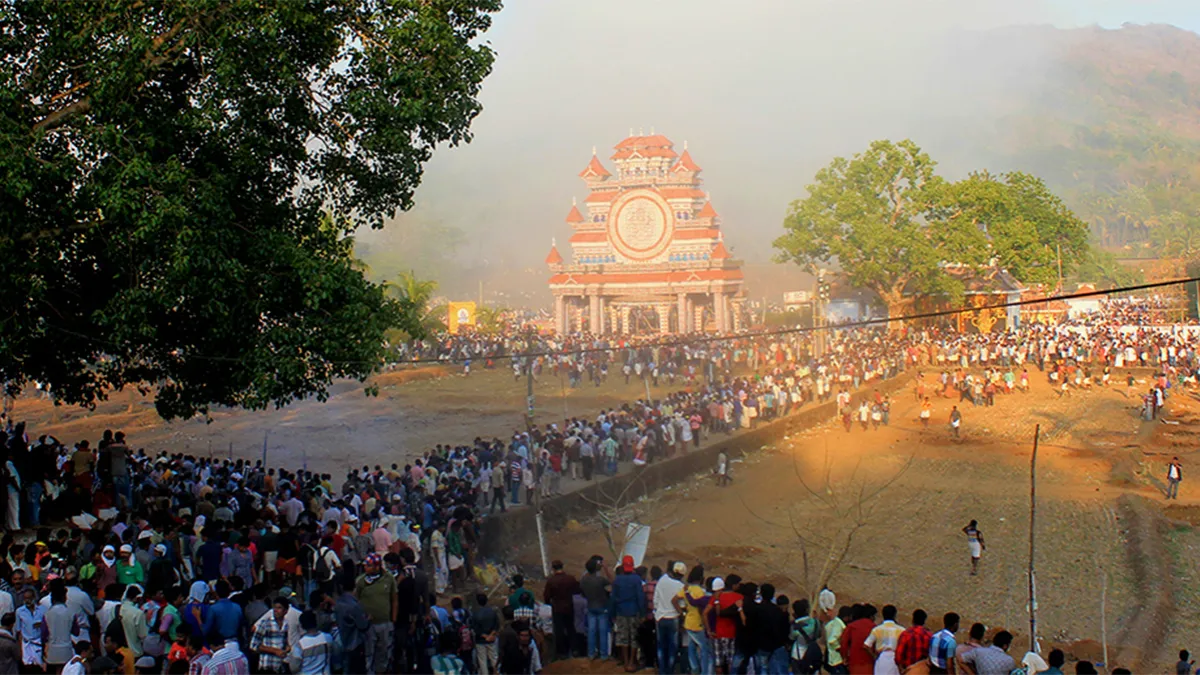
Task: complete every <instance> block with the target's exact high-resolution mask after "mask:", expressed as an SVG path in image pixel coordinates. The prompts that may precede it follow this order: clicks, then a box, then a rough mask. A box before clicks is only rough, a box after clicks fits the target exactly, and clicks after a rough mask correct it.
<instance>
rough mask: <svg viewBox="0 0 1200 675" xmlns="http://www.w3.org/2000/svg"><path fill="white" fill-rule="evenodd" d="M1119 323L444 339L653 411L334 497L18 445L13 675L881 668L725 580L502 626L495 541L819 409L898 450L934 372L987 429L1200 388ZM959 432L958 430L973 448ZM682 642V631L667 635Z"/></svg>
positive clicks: (556, 590) (595, 595)
mask: <svg viewBox="0 0 1200 675" xmlns="http://www.w3.org/2000/svg"><path fill="white" fill-rule="evenodd" d="M1122 311H1128V310H1126V309H1122ZM1109 317H1110V314H1107V313H1104V312H1101V313H1100V314H1098V315H1096V316H1095V317H1093V320H1091V321H1088V320H1086V319H1084V320H1076V321H1071V322H1068V323H1064V324H1061V325H1055V326H1045V325H1040V324H1034V325H1030V326H1027V327H1025V328H1022V329H1021V330H1016V331H1007V332H1003V333H995V334H987V335H968V334H960V333H957V332H953V331H949V330H947V329H944V328H935V327H927V328H913V329H908V330H905V331H891V332H888V331H885V330H882V329H875V330H867V329H860V330H840V331H838V332H837V333H836V334H834V335H831V336H828V338H827V339H825V340H824V341H823V342H824V344H823V345H821V348H820V350H818V349H816V348H815V347H816V345H814V344H813V342H812V341H811V335H810V334H808V333H805V332H792V333H779V334H763V335H755V336H741V337H736V338H729V339H722V340H713V339H711V336H680V337H678V338H673V339H670V340H667V341H663V340H662V339H660V338H658V337H654V338H647V337H632V338H617V337H604V336H589V335H574V336H564V337H558V336H553V335H549V336H533V335H530V334H528V333H523V332H516V333H512V334H507V335H500V336H455V337H451V336H444V337H442V338H440V339H438V340H432V341H430V342H429V343H423V344H421V345H416V346H413V347H412V351H411V352H410V354H411V355H415V356H413V357H412V358H426V357H432V358H435V359H438V360H444V361H449V362H459V363H463V364H464V367H465V368H469V364H470V363H471V362H475V363H481V364H483V366H484V367H499V366H500V365H501V364H504V365H505V366H511V367H512V369H513V374H514V377H517V378H521V377H527V376H533V377H544V376H547V375H550V376H558V375H561V376H563V377H564V378H565V379H567V380H569V382H570V385H571V386H599V385H602V384H603V382H604V380H605V379H606V378H609V377H620V378H624V379H625V380H626V381H631V380H633V379H635V378H636V379H637V380H644V381H645V382H646V385H647V386H646V389H645V391H646V396H644V397H641V398H638V399H636V400H632V401H629V402H627V403H625V404H622V405H620V406H617V407H613V408H610V409H606V410H602V411H599V412H598V413H597V414H596V415H595V416H594V417H587V418H582V417H577V418H572V419H565V420H563V421H562V422H561V423H556V424H549V425H545V426H540V427H531V428H529V429H527V430H524V431H514V432H513V434H512V435H511V436H510V437H509V438H507V439H505V440H501V439H497V438H493V439H491V440H486V439H483V438H476V439H474V440H473V441H471V442H467V443H461V442H460V443H459V444H454V443H448V444H444V445H437V446H436V447H434V448H431V449H428V450H426V451H424V452H423V453H421V454H420V456H419V457H417V458H415V459H413V460H412V461H411V462H405V463H399V462H398V463H394V464H391V465H390V466H388V467H383V466H378V465H377V466H373V467H372V466H364V467H362V468H361V469H360V470H356V471H353V472H351V473H348V474H347V475H345V476H344V477H342V476H339V477H336V478H335V477H334V476H332V475H329V474H320V473H315V472H310V471H307V470H305V469H299V470H297V469H295V468H280V467H266V466H263V464H262V462H261V461H247V460H242V459H213V458H205V457H196V456H192V455H188V454H184V453H179V452H170V451H158V452H151V453H147V452H146V451H145V450H141V449H139V450H134V446H131V444H130V442H129V439H127V438H126V437H125V436H124V434H122V433H121V432H116V433H109V432H106V433H105V434H104V436H103V437H102V438H100V439H98V440H97V441H96V442H95V445H93V444H92V443H91V442H90V441H89V440H79V441H78V442H74V443H63V442H61V441H59V440H58V439H56V438H54V437H52V436H49V435H45V434H43V435H36V436H35V434H34V433H31V432H30V430H27V429H26V428H25V426H24V424H22V423H19V422H18V423H14V422H13V420H11V419H7V420H5V431H6V438H5V443H4V448H3V462H2V463H0V465H2V467H3V472H2V476H3V479H4V484H5V487H6V496H7V499H6V500H4V501H3V504H2V507H3V512H4V520H3V522H4V523H5V525H6V533H5V535H4V536H3V538H2V539H0V674H2V673H6V672H11V671H10V670H7V669H6V668H7V667H16V668H17V669H19V670H21V671H22V672H48V671H50V670H54V671H56V672H57V671H63V672H66V671H70V672H71V673H72V675H74V674H75V673H79V672H85V671H86V672H126V673H133V672H142V673H163V672H188V673H192V674H202V675H227V674H231V673H242V672H250V671H253V672H302V673H324V672H331V671H337V672H348V673H358V672H376V673H382V672H480V673H489V672H502V673H529V672H537V671H538V670H540V667H541V663H542V662H543V661H546V660H549V658H551V653H552V652H553V653H557V654H558V655H567V654H571V653H576V652H577V651H579V650H578V648H579V647H580V646H581V645H579V644H576V641H577V640H579V639H580V636H586V639H584V640H583V642H584V643H586V646H585V647H583V648H584V649H586V652H585V653H586V654H588V655H591V656H608V655H610V654H611V653H612V652H611V651H610V643H611V647H612V648H615V649H616V650H618V651H620V652H621V654H622V660H623V662H624V663H625V665H626V667H628V668H633V667H635V666H636V665H637V664H638V663H639V659H642V661H644V660H646V659H648V658H650V656H651V655H652V654H655V653H661V655H660V656H658V657H657V658H659V663H660V666H666V667H667V668H670V667H671V664H672V663H673V656H672V654H673V653H674V652H673V651H672V650H673V647H672V646H671V645H672V644H676V646H678V644H684V643H686V644H687V645H689V646H690V649H689V650H686V651H688V654H689V656H688V662H689V665H690V666H691V671H692V672H706V673H707V672H713V669H714V668H724V669H725V670H726V672H745V670H743V668H744V666H745V665H746V664H753V667H754V668H755V672H785V671H786V670H787V669H788V668H795V667H800V666H799V665H797V664H801V663H809V664H810V665H812V664H813V663H815V661H814V659H815V658H816V657H815V656H813V655H810V654H808V652H809V651H811V650H810V649H809V647H808V645H809V644H813V645H817V646H818V647H820V648H823V649H824V652H823V655H822V656H821V660H822V663H824V664H825V665H826V666H830V667H833V666H838V665H840V664H842V663H843V662H844V663H855V662H857V661H853V660H852V658H851V657H853V658H854V659H859V660H861V659H862V658H863V656H862V655H861V654H859V653H858V652H856V651H855V650H859V651H861V648H862V646H861V645H859V644H856V642H855V641H854V640H852V641H851V642H850V643H848V646H845V647H843V645H842V644H841V643H840V642H839V643H837V645H836V648H834V647H833V645H834V642H833V641H831V633H832V632H833V631H832V630H831V629H832V628H837V625H838V624H837V623H836V622H838V621H841V622H842V623H844V624H846V630H849V629H850V628H849V627H850V626H851V625H859V626H860V627H863V628H865V624H862V623H861V622H862V621H864V620H867V619H870V620H871V621H872V626H874V623H873V621H874V608H871V607H869V606H865V607H857V608H852V609H850V610H847V611H850V612H851V613H850V615H848V616H844V617H841V618H838V616H839V615H840V611H837V610H835V608H833V607H832V606H828V607H826V606H821V607H818V608H816V609H817V611H816V612H815V613H814V612H809V611H808V607H807V604H801V603H803V602H804V600H803V599H798V602H797V603H796V604H795V606H789V605H788V603H786V602H784V603H783V604H782V605H780V604H779V603H778V599H777V598H774V590H775V589H771V588H770V587H769V585H763V586H762V587H758V586H755V585H753V584H744V583H740V581H741V580H738V579H736V577H734V576H730V577H726V578H724V579H721V578H707V577H704V576H703V572H702V571H700V572H697V570H696V569H692V570H688V569H687V568H686V565H684V564H683V563H675V562H672V563H671V564H669V565H668V566H667V573H666V574H662V573H660V572H658V571H657V570H655V569H651V570H649V571H645V570H640V571H639V569H637V568H632V567H631V565H630V564H629V561H625V560H622V561H621V562H620V564H619V565H616V566H610V565H607V564H606V563H605V561H603V560H602V559H599V558H593V559H592V560H590V561H588V563H587V565H586V569H587V574H584V575H582V577H581V578H580V579H578V580H577V581H576V580H568V579H562V578H560V575H559V574H555V575H553V576H552V577H551V578H550V579H549V580H548V581H547V584H546V589H545V594H544V596H543V597H542V598H540V599H539V598H538V597H537V594H535V593H534V592H532V591H531V590H530V589H527V588H525V587H524V582H523V580H522V579H520V578H519V577H515V578H513V579H512V584H513V593H512V595H511V596H509V598H508V602H507V603H506V604H505V605H504V606H495V607H493V606H492V601H491V599H490V597H489V596H488V595H476V596H472V595H471V594H470V592H471V591H473V590H474V589H475V588H476V587H477V584H476V574H475V568H476V566H477V565H478V564H479V562H480V561H479V560H478V551H479V548H480V540H479V537H480V528H479V524H480V521H481V520H482V519H484V518H487V517H489V515H490V514H492V513H494V512H495V511H497V510H500V511H504V510H507V508H509V507H511V506H513V505H518V504H521V503H522V502H526V503H527V502H529V501H531V500H532V499H533V498H534V497H535V496H537V495H541V496H552V495H554V494H556V493H558V492H561V491H562V490H563V489H564V482H566V481H571V480H580V481H588V480H595V479H597V477H599V476H602V475H605V474H612V473H615V472H617V471H619V470H620V469H621V468H623V467H624V468H627V467H628V466H629V465H641V464H646V463H650V462H655V461H661V460H665V459H669V458H671V457H674V456H677V455H680V454H683V453H687V452H689V451H691V450H692V449H694V448H696V447H700V446H702V445H703V444H704V443H706V442H708V440H707V439H709V438H710V437H711V436H713V435H724V434H730V433H733V432H734V431H736V430H737V429H739V428H748V427H752V426H754V425H756V424H759V423H761V422H763V421H770V420H773V419H775V418H778V417H782V416H786V415H789V414H792V413H794V412H795V411H797V410H799V409H803V408H804V407H805V406H808V405H811V404H814V403H820V402H826V401H831V400H836V401H837V408H838V414H839V415H840V416H841V418H842V420H843V421H844V422H845V423H846V428H847V431H850V430H852V429H853V428H856V427H857V426H859V425H861V427H862V428H864V429H866V428H869V427H870V426H871V425H874V426H879V425H880V424H883V425H886V424H888V423H889V414H890V406H891V400H890V399H889V398H888V397H887V396H886V395H884V394H881V393H880V392H879V390H878V389H875V388H874V386H873V385H874V384H876V383H878V382H881V381H883V380H886V379H889V378H892V377H895V376H897V375H898V374H900V373H901V372H903V371H906V370H909V371H915V373H914V374H913V377H914V380H915V382H916V386H915V387H914V389H915V392H916V396H917V398H918V400H923V399H928V398H929V397H931V396H938V395H942V396H954V397H958V399H959V401H958V402H959V403H963V402H970V403H972V404H975V405H989V404H991V403H992V402H994V400H995V394H996V393H999V392H1005V391H1007V392H1011V391H1014V390H1017V389H1022V388H1024V387H1025V386H1027V382H1028V378H1029V370H1030V369H1031V368H1036V369H1037V370H1038V372H1040V373H1042V374H1043V376H1044V377H1046V378H1047V379H1048V380H1049V381H1050V382H1052V383H1054V384H1055V386H1056V388H1057V387H1061V390H1060V393H1061V395H1068V394H1069V393H1071V392H1072V391H1074V390H1076V389H1084V388H1087V387H1091V386H1105V385H1108V384H1109V383H1110V382H1109V380H1110V375H1111V374H1112V372H1113V371H1114V370H1118V369H1123V370H1128V369H1129V368H1130V367H1133V366H1145V367H1151V368H1154V369H1155V370H1156V375H1157V376H1156V377H1155V378H1154V385H1153V388H1152V390H1151V392H1150V394H1149V395H1150V396H1152V397H1154V411H1155V412H1156V411H1157V409H1158V408H1160V407H1161V404H1162V400H1163V397H1164V396H1165V395H1166V392H1167V390H1168V389H1169V388H1170V387H1172V386H1178V385H1188V384H1194V383H1195V380H1196V375H1197V370H1198V369H1200V355H1198V353H1197V348H1198V347H1200V345H1198V344H1197V338H1196V337H1195V334H1194V333H1190V332H1187V331H1184V330H1179V329H1177V328H1173V327H1152V326H1144V325H1143V326H1137V327H1133V328H1130V327H1128V326H1124V325H1121V324H1114V323H1112V322H1111V321H1110V320H1109ZM1018 371H1019V372H1018ZM980 372H982V374H980ZM663 384H665V385H667V386H668V387H669V388H670V389H671V390H672V391H671V393H668V394H664V395H661V396H658V397H651V396H650V387H651V386H654V387H656V388H657V387H659V386H661V385H663ZM1129 386H1132V380H1129ZM955 410H956V411H957V408H955ZM922 417H923V418H924V413H922ZM855 422H858V423H859V424H858V425H856V424H855ZM959 423H961V414H960V417H959V418H958V420H957V422H956V420H955V419H954V415H953V413H952V415H951V420H950V427H951V428H952V429H953V432H954V433H955V434H957V433H958V428H959ZM45 523H54V524H56V525H55V526H54V527H47V526H45V525H44V524H45ZM22 532H23V533H24V536H18V533H22ZM29 535H32V538H30V536H29ZM559 567H561V565H560V566H559ZM614 571H615V572H616V574H615V576H613V574H612V573H613V572H614ZM693 578H694V579H693ZM685 582H686V583H685ZM676 586H678V588H676ZM635 589H636V592H635ZM667 589H669V590H670V591H671V593H670V594H667V593H666V590H667ZM680 589H684V591H685V592H684V593H683V595H682V596H679V591H680ZM660 590H661V592H660ZM459 593H461V594H462V595H456V594H459ZM659 595H663V596H664V597H662V598H659ZM677 596H678V597H677ZM735 606H736V611H735V609H734V608H735ZM672 608H674V609H673V610H672ZM868 610H870V613H869V614H868V613H867V612H868ZM830 612H833V613H832V614H831V613H830ZM883 614H884V617H885V619H887V618H888V614H889V610H888V608H884V610H883ZM892 614H894V610H893V611H892ZM818 615H820V617H821V619H822V620H821V621H820V622H817V620H816V618H814V617H816V616H818ZM647 617H652V619H651V622H650V628H649V629H647V627H646V626H647V623H646V619H647ZM672 617H673V618H674V619H676V620H679V619H681V618H682V621H678V623H679V624H682V627H681V626H680V625H675V624H670V623H667V624H664V623H663V620H664V619H668V618H672ZM894 618H895V617H894V616H893V617H892V619H894ZM810 621H811V623H810ZM655 623H657V625H658V628H657V629H655V628H654V626H655ZM797 623H799V624H800V628H796V627H795V625H796V624H797ZM913 624H914V626H913V627H910V628H909V629H908V631H904V632H903V634H905V635H907V634H908V632H909V631H912V630H913V629H914V628H916V627H917V625H919V622H917V621H916V620H915V618H914V621H913ZM887 625H888V624H887V621H885V622H884V624H880V626H887ZM892 625H893V626H894V624H892ZM664 626H666V627H664ZM876 628H877V627H873V628H872V629H871V630H870V631H868V634H869V635H871V636H875V635H876V633H875V629H876ZM760 629H761V631H760ZM855 630H859V629H855ZM797 631H798V632H797ZM898 631H899V628H898V626H897V627H894V628H892V627H888V628H884V629H881V630H880V634H879V635H878V636H876V637H874V640H873V642H872V643H871V645H867V647H866V648H867V649H868V652H869V654H870V656H871V657H872V659H874V658H875V657H876V656H881V655H882V654H884V653H886V652H887V651H889V650H888V649H887V648H886V647H887V645H888V644H891V643H890V642H887V640H891V639H893V638H894V639H895V640H900V633H899V632H898ZM672 632H674V634H675V638H672V637H671V635H672ZM951 632H953V631H951ZM891 633H897V635H891ZM851 634H852V635H855V636H856V637H855V640H857V633H851ZM651 635H653V640H654V642H655V644H656V645H657V646H656V647H654V648H650V647H649V644H650V643H649V642H647V640H648V639H650V637H648V636H651ZM767 636H769V639H768V637H767ZM999 637H1000V636H994V637H993V638H992V641H993V644H994V643H995V642H996V641H997V640H998V638H999ZM543 638H548V639H549V642H551V643H552V644H553V649H551V647H548V646H547V644H546V642H547V641H546V640H545V639H543ZM672 639H675V640H676V643H672V642H671V641H672ZM863 639H864V640H865V639H866V634H864V636H863ZM680 640H683V641H684V642H680ZM797 645H799V648H798V647H797ZM9 647H11V649H10V648H9ZM797 649H799V651H797ZM922 649H924V648H923V647H922ZM780 650H783V651H780ZM843 650H846V653H844V654H843V653H842V652H843ZM891 651H897V649H896V648H895V647H893V649H892V650H891ZM917 651H921V650H920V649H918V650H917ZM951 651H953V650H951ZM900 653H905V654H907V653H908V652H903V650H900V651H897V657H896V661H897V663H899V662H900V661H901V659H900V658H899V654H900ZM983 653H984V652H980V654H981V655H982V654H983ZM988 653H989V654H990V655H991V656H992V657H995V659H993V660H996V659H998V658H999V657H998V656H997V655H995V654H991V653H990V652H988ZM639 654H640V656H639ZM693 654H694V658H693ZM856 654H858V655H857V656H855V655H856ZM6 655H7V656H8V660H6ZM837 655H840V656H837ZM889 658H890V657H889ZM839 659H841V660H839ZM831 661H834V663H830V662H831ZM944 662H945V659H944V658H943V663H944ZM937 663H938V662H937V661H935V660H931V664H933V665H932V666H931V667H932V668H937V667H939V666H937V665H936V664H937ZM964 663H966V661H964ZM705 664H707V665H705ZM789 664H790V665H789ZM1051 665H1053V664H1051ZM940 667H943V668H944V667H946V666H945V665H943V666H940ZM851 671H853V672H859V671H854V668H851ZM664 672H668V671H664ZM802 672H808V671H802ZM876 672H879V671H876ZM883 672H889V671H883ZM932 672H937V671H936V670H933V671H932ZM978 672H998V671H992V670H987V669H986V668H985V669H982V670H979V671H978ZM1031 672H1034V671H1031Z"/></svg>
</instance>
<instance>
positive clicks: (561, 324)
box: [554, 295, 567, 335]
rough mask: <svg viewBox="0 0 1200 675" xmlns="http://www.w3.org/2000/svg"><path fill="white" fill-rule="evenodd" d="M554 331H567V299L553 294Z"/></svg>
mask: <svg viewBox="0 0 1200 675" xmlns="http://www.w3.org/2000/svg"><path fill="white" fill-rule="evenodd" d="M554 331H555V332H556V333H558V334H559V335H562V334H563V333H566V332H567V299H566V298H564V297H563V296H561V295H556V296H554Z"/></svg>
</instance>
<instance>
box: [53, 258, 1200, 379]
mask: <svg viewBox="0 0 1200 675" xmlns="http://www.w3.org/2000/svg"><path fill="white" fill-rule="evenodd" d="M1197 282H1200V277H1190V278H1187V279H1172V280H1169V281H1156V282H1151V283H1144V284H1135V285H1132V286H1120V287H1117V288H1110V289H1108V290H1096V291H1082V292H1079V293H1066V294H1061V295H1053V296H1049V297H1045V298H1036V299H1032V298H1031V299H1025V300H1012V301H1008V302H1001V303H996V304H990V305H981V306H978V307H961V308H957V309H944V310H936V311H931V312H921V313H917V314H902V315H900V316H888V317H879V318H875V319H864V320H862V321H851V322H848V323H842V324H836V325H825V326H797V327H795V328H778V329H774V330H767V331H745V332H741V333H735V334H733V335H702V336H691V337H686V338H678V337H677V338H674V339H662V340H656V341H650V342H643V343H640V344H638V345H637V346H638V347H674V346H678V345H680V344H695V343H701V344H709V343H714V342H716V343H719V342H728V341H733V340H744V339H748V338H763V337H774V336H777V335H794V334H803V333H813V332H821V331H837V330H849V329H852V328H870V327H875V326H883V325H887V324H889V323H894V322H897V321H919V320H923V319H938V318H943V317H950V316H957V315H959V314H965V313H969V312H979V311H985V310H993V309H1007V308H1009V307H1023V306H1025V305H1037V304H1041V303H1050V302H1055V301H1059V300H1077V299H1081V298H1094V297H1099V296H1109V295H1116V294H1119V293H1133V292H1137V291H1146V290H1153V289H1157V288H1167V287H1169V286H1178V285H1181V284H1190V283H1197ZM46 325H48V326H49V327H50V328H53V329H54V330H58V331H60V332H63V333H66V334H69V335H74V336H76V337H81V338H84V339H88V340H92V341H94V342H98V343H101V344H108V345H112V346H118V345H117V344H116V343H114V342H111V341H106V340H102V339H100V338H97V337H96V336H94V335H87V334H85V333H79V332H76V331H72V330H69V329H66V328H60V327H58V326H55V325H53V324H49V323H48V324H46ZM614 349H617V347H613V346H609V347H581V348H577V349H571V350H558V351H537V352H523V353H520V354H507V355H505V356H508V357H521V358H537V357H542V356H560V357H561V356H577V355H584V354H598V353H603V352H610V351H613V350H614ZM184 358H186V359H198V360H202V361H217V362H239V361H241V359H238V358H235V357H232V356H212V355H207V354H185V356H184ZM470 358H472V357H465V358H464V357H458V358H444V359H443V358H437V357H428V358H420V359H405V360H403V361H399V362H397V363H399V364H402V365H420V364H448V363H459V362H462V361H465V360H468V359H470ZM502 358H503V357H502ZM329 363H331V364H332V365H335V366H339V365H342V366H349V365H379V362H377V361H330V362H329Z"/></svg>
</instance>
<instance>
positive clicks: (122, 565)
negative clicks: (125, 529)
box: [117, 544, 146, 586]
mask: <svg viewBox="0 0 1200 675" xmlns="http://www.w3.org/2000/svg"><path fill="white" fill-rule="evenodd" d="M117 583H118V584H123V585H125V586H129V585H130V584H139V585H140V584H144V583H146V570H143V569H142V566H141V565H139V564H138V562H137V561H136V560H134V559H133V547H132V546H130V545H129V544H121V557H120V559H118V560H117Z"/></svg>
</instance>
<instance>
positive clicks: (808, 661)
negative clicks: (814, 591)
mask: <svg viewBox="0 0 1200 675" xmlns="http://www.w3.org/2000/svg"><path fill="white" fill-rule="evenodd" d="M792 613H793V614H794V615H795V618H794V619H793V620H792V630H791V633H790V637H791V638H792V654H791V657H792V658H791V661H792V670H793V672H795V673H798V675H814V673H819V672H820V671H821V664H822V663H823V662H824V657H823V656H822V655H821V622H820V621H817V620H816V618H814V617H813V616H812V612H811V611H810V609H809V604H808V598H801V599H799V600H797V601H796V602H794V603H792Z"/></svg>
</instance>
